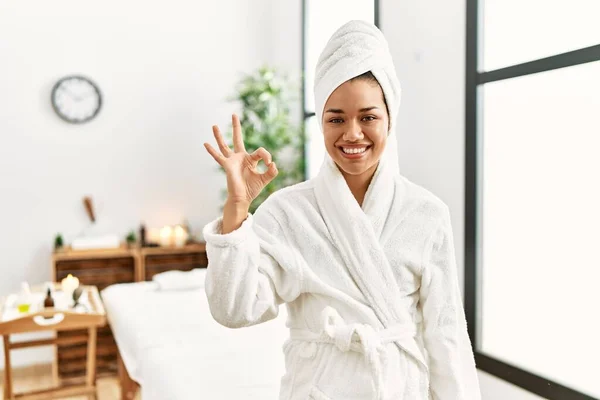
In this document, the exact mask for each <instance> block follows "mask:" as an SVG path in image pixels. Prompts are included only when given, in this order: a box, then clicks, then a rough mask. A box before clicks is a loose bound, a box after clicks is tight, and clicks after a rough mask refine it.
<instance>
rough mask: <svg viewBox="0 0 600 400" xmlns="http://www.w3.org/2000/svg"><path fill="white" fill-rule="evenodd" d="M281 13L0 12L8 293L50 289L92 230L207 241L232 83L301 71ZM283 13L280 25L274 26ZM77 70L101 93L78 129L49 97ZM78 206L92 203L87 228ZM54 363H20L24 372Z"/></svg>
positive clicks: (2, 245) (258, 6)
mask: <svg viewBox="0 0 600 400" xmlns="http://www.w3.org/2000/svg"><path fill="white" fill-rule="evenodd" d="M278 3H280V2H276V1H274V0H259V1H252V2H247V1H243V0H220V1H201V2H198V1H190V0H174V1H170V2H168V3H166V2H148V1H141V0H137V1H117V0H108V1H103V2H101V3H94V4H92V3H89V2H81V1H76V0H57V1H52V2H47V1H39V0H29V1H18V2H17V1H11V2H1V3H0V199H1V200H0V223H1V229H0V254H2V259H1V261H0V296H1V295H6V294H7V293H9V292H11V291H14V290H17V289H18V288H19V283H20V282H21V281H24V280H26V281H29V282H31V283H39V282H43V281H47V280H49V279H50V251H51V245H52V242H53V238H54V235H55V233H56V232H61V233H63V235H64V237H65V239H66V241H70V240H72V239H73V238H74V237H76V236H77V235H78V234H80V233H81V232H82V231H84V230H86V232H89V233H93V232H96V233H105V232H108V233H116V234H119V235H125V234H126V233H127V231H128V230H130V229H136V230H137V227H138V226H139V223H140V222H141V221H145V223H146V224H147V225H148V226H156V227H158V226H161V225H163V224H175V223H179V222H181V221H182V219H183V218H187V219H188V220H189V221H190V223H191V225H192V227H193V228H195V229H196V230H199V229H201V227H202V226H203V225H204V224H205V223H206V222H208V221H209V220H211V219H212V218H214V217H215V216H216V215H217V214H218V210H219V205H220V202H221V197H220V188H222V187H224V179H223V176H222V175H221V174H220V172H217V170H216V168H215V164H214V161H213V160H212V159H210V158H209V156H208V155H207V154H206V152H205V150H204V147H203V146H202V143H203V142H204V141H207V140H211V138H212V133H211V128H210V127H211V125H212V124H214V123H218V124H220V125H222V126H223V127H225V126H226V124H228V122H229V116H230V114H231V112H233V111H235V105H234V104H231V103H228V102H226V98H227V97H228V96H230V95H231V94H232V90H233V87H234V84H235V82H236V80H237V79H238V78H239V77H240V75H241V73H243V72H249V71H251V70H252V69H253V68H255V67H258V66H259V65H261V64H262V63H264V62H271V61H272V62H274V63H276V64H277V65H283V66H285V67H290V69H291V68H293V67H295V68H296V70H295V72H298V70H299V68H300V51H299V49H300V14H299V10H300V5H299V2H298V5H297V10H295V9H294V7H292V6H288V7H282V6H281V5H279V4H278ZM278 9H279V10H280V11H282V12H283V13H284V15H285V20H279V21H276V23H277V24H278V25H273V24H272V23H271V22H272V19H273V18H274V14H273V13H274V12H276V11H277V10H278ZM286 13H287V15H286ZM294 13H297V14H296V15H293V14H294ZM284 21H285V22H284ZM278 29H279V30H282V29H285V30H286V35H277V34H276V33H277V32H276V30H278ZM288 33H289V34H288ZM286 38H291V39H290V41H291V42H290V45H289V46H288V43H287V42H286ZM292 72H294V71H292ZM73 73H81V74H85V75H87V76H89V77H90V78H92V79H93V80H94V81H95V82H96V83H97V84H98V85H99V87H100V90H101V91H102V93H103V96H104V97H103V101H104V104H103V108H102V110H101V112H100V114H99V115H98V117H97V118H96V119H95V120H93V121H92V122H90V123H88V124H85V125H81V126H75V125H70V124H67V123H65V122H63V121H62V120H60V119H59V118H58V117H57V116H56V115H55V114H54V112H53V110H52V108H51V104H50V100H49V99H50V91H51V88H52V85H53V84H54V83H55V82H56V81H57V80H58V79H59V78H61V77H62V76H64V75H68V74H73ZM84 195H91V196H93V198H94V200H95V202H96V205H97V216H98V223H97V226H95V227H93V228H90V227H89V225H88V223H87V218H86V216H85V212H84V209H83V206H82V205H81V198H82V197H83V196H84ZM50 354H51V352H50V350H49V349H47V350H46V351H44V350H24V351H19V352H15V353H14V355H13V356H14V362H15V364H16V365H23V364H28V363H31V362H45V361H48V360H49V356H50ZM2 360H3V358H2V357H1V356H0V368H2V364H1V362H2Z"/></svg>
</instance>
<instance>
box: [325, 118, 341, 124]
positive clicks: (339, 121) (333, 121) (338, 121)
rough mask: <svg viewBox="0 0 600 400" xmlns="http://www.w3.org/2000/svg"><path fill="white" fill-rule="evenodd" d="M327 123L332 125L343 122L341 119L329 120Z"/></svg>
mask: <svg viewBox="0 0 600 400" xmlns="http://www.w3.org/2000/svg"><path fill="white" fill-rule="evenodd" d="M329 122H330V123H332V124H341V123H342V122H344V120H343V119H341V118H332V119H330V120H329Z"/></svg>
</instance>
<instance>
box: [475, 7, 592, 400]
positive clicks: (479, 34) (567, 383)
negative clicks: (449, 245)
mask: <svg viewBox="0 0 600 400" xmlns="http://www.w3.org/2000/svg"><path fill="white" fill-rule="evenodd" d="M484 3H485V4H484ZM598 15H600V2H598V1H597V0H575V1H572V2H571V1H569V2H567V1H551V2H548V1H543V0H526V1H523V0H485V1H484V0H467V75H466V80H467V86H466V100H467V102H466V136H467V137H466V139H467V140H466V156H467V162H466V176H465V179H466V181H465V182H466V193H465V196H466V197H465V199H466V209H465V215H466V221H465V223H466V225H465V231H466V236H465V246H466V248H465V264H466V265H465V267H466V269H465V278H466V282H465V289H466V290H465V304H466V309H467V318H468V322H469V330H470V334H471V338H472V340H473V344H474V347H475V356H476V361H477V365H478V367H479V368H480V369H482V370H484V371H487V372H489V373H491V374H493V375H496V376H498V377H500V378H502V379H504V380H506V381H509V382H512V383H514V384H516V385H518V386H521V387H523V388H524V389H527V390H529V391H531V392H533V393H536V394H539V395H541V396H544V397H546V398H548V399H557V400H558V399H560V400H580V399H581V400H583V399H586V400H591V399H594V398H600V379H599V377H600V375H599V372H600V367H599V366H598V360H600V340H599V338H600V311H599V308H600V258H599V257H598V242H599V241H600V236H599V234H598V229H597V226H598V225H599V224H600V180H599V177H598V172H599V171H600V157H599V154H598V153H599V152H600V120H599V119H598V112H599V111H598V110H600V28H599V27H598V26H599V25H598V22H597V17H598Z"/></svg>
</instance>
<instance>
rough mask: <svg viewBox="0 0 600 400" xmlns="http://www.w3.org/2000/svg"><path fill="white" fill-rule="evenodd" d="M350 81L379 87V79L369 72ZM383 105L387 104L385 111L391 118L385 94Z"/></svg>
mask: <svg viewBox="0 0 600 400" xmlns="http://www.w3.org/2000/svg"><path fill="white" fill-rule="evenodd" d="M350 81H366V82H370V83H373V84H377V85H379V81H378V80H377V78H375V75H373V73H372V72H371V71H367V72H365V73H363V74H360V75H358V76H355V77H354V78H352V79H350ZM379 87H381V85H379ZM381 93H383V88H381ZM383 103H384V104H385V111H386V112H387V115H388V118H390V109H389V107H388V104H387V100H386V99H385V93H383Z"/></svg>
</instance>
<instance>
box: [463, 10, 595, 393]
mask: <svg viewBox="0 0 600 400" xmlns="http://www.w3.org/2000/svg"><path fill="white" fill-rule="evenodd" d="M483 2H484V0H467V10H466V11H467V15H466V17H467V18H466V21H467V26H466V28H467V32H466V96H465V97H466V105H465V106H466V107H465V119H466V120H465V122H466V124H465V130H466V131H465V134H466V138H465V139H466V144H465V155H466V159H465V311H466V316H467V322H468V326H469V336H470V337H471V341H472V344H473V351H474V353H475V360H476V363H477V368H479V369H481V370H483V371H486V372H488V373H490V374H492V375H494V376H497V377H499V378H501V379H503V380H505V381H507V382H510V383H513V384H515V385H517V386H519V387H521V388H523V389H525V390H528V391H529V392H532V393H535V394H537V395H540V396H543V397H545V398H547V399H549V400H596V399H594V398H593V397H590V396H589V395H586V394H583V393H581V392H578V391H576V390H574V389H571V388H568V387H566V386H563V385H560V384H558V383H557V382H554V381H551V380H548V379H546V378H543V377H541V376H538V375H536V374H533V373H531V372H528V371H526V370H524V369H521V368H518V367H515V366H513V365H510V364H507V363H505V362H503V361H501V360H498V359H496V358H494V357H491V356H489V355H486V354H484V353H481V352H479V351H478V350H477V343H478V339H479V333H480V332H479V326H478V324H477V322H478V321H477V315H478V306H479V304H478V299H479V298H480V296H479V295H480V290H481V289H480V286H479V277H478V267H479V266H480V265H481V262H480V261H481V254H480V249H481V241H482V238H481V237H480V235H479V234H478V231H479V229H478V228H479V225H480V224H481V221H480V220H479V218H478V209H479V205H480V201H481V199H480V193H479V190H480V187H479V183H480V181H479V179H480V177H479V174H480V171H481V169H480V165H481V160H480V154H481V152H480V147H481V144H480V142H479V139H480V136H479V135H480V133H481V132H482V130H481V121H480V117H481V112H480V111H481V110H482V109H483V102H482V99H481V97H480V90H479V89H480V87H481V86H482V85H484V84H486V83H489V82H496V81H500V80H504V79H511V78H515V77H519V76H525V75H530V74H535V73H539V72H545V71H551V70H554V69H559V68H566V67H571V66H575V65H579V64H584V63H589V62H593V61H600V44H599V45H595V46H590V47H586V48H582V49H578V50H575V51H569V52H566V53H562V54H557V55H553V56H550V57H546V58H542V59H538V60H534V61H530V62H525V63H521V64H517V65H512V66H508V67H506V68H500V69H497V70H492V71H485V72H480V71H479V67H478V66H479V61H480V57H481V54H482V52H481V49H482V44H481V43H480V42H479V38H480V32H481V30H480V29H481V27H482V25H483V24H482V20H481V15H482V14H481V13H480V10H482V9H483Z"/></svg>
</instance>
